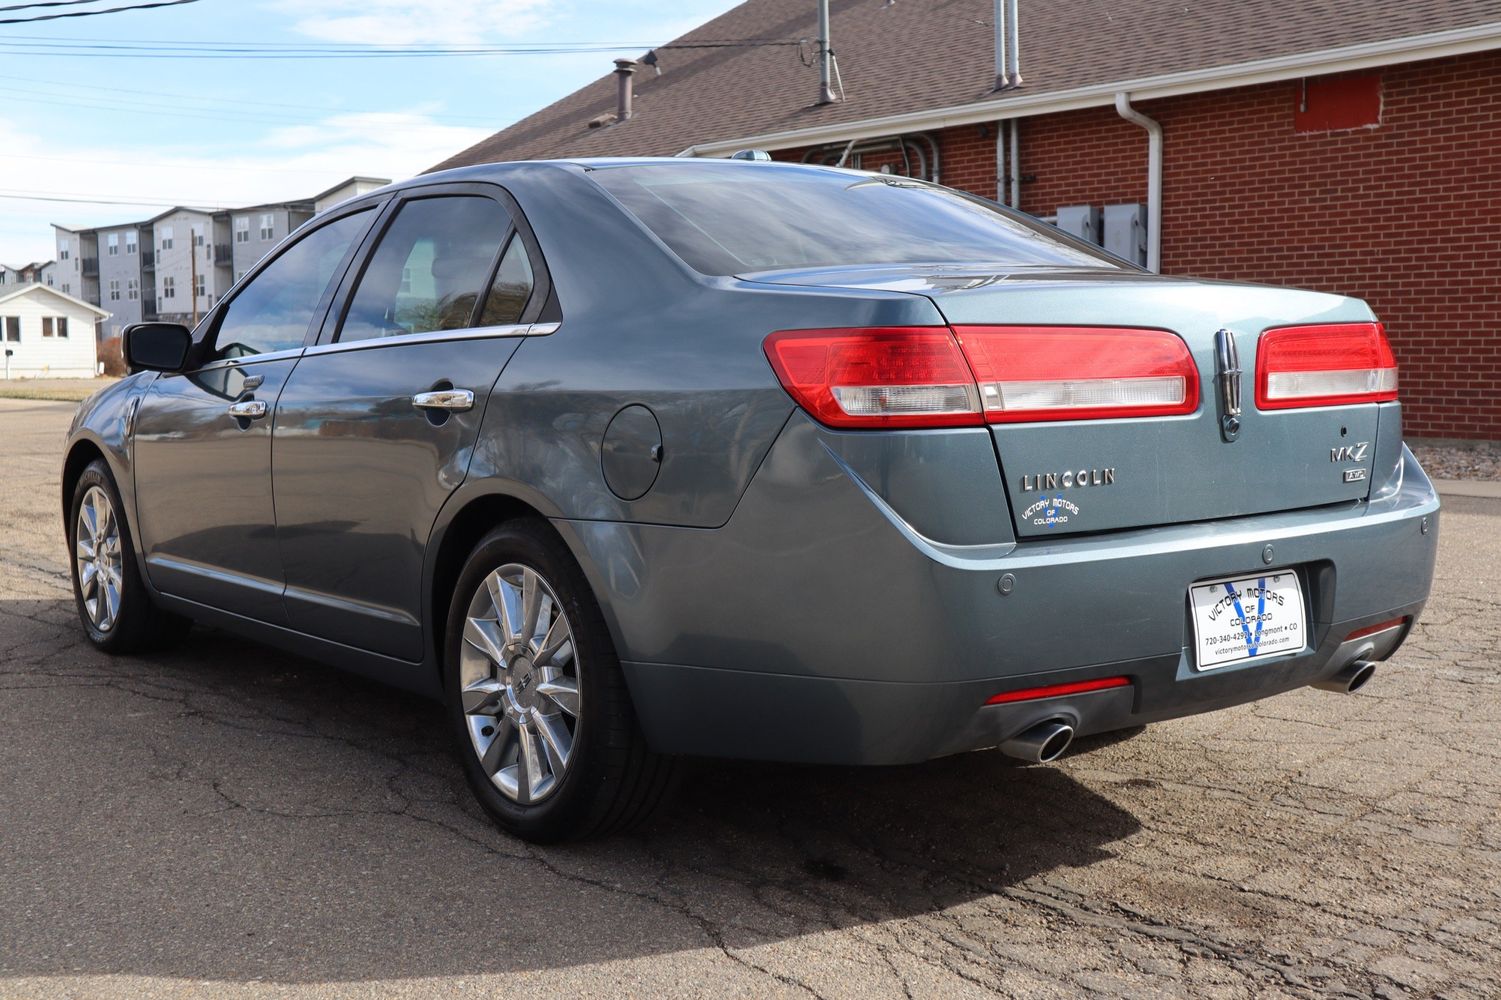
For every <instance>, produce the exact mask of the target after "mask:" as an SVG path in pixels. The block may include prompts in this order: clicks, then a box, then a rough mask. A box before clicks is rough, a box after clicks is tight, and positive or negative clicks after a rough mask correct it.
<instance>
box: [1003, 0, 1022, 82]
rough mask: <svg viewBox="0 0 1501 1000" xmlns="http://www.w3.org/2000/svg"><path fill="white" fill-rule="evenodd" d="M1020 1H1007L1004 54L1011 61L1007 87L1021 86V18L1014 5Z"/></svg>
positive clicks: (1007, 72) (1007, 75) (1007, 73)
mask: <svg viewBox="0 0 1501 1000" xmlns="http://www.w3.org/2000/svg"><path fill="white" fill-rule="evenodd" d="M1018 2H1020V0H1007V3H1006V5H1007V7H1008V8H1009V9H1008V10H1007V11H1006V32H1007V34H1008V35H1009V37H1008V38H1007V39H1006V54H1007V55H1008V56H1009V57H1010V59H1011V65H1010V67H1009V68H1008V69H1007V70H1006V85H1007V86H1008V87H1020V86H1021V85H1022V34H1021V18H1019V17H1018V16H1017V13H1016V5H1017V3H1018Z"/></svg>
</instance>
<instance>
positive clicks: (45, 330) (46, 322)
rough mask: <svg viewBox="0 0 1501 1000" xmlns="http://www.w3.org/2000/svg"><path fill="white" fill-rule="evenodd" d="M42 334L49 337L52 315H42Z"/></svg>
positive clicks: (50, 334)
mask: <svg viewBox="0 0 1501 1000" xmlns="http://www.w3.org/2000/svg"><path fill="white" fill-rule="evenodd" d="M42 336H44V337H50V336H52V317H51V316H43V317H42Z"/></svg>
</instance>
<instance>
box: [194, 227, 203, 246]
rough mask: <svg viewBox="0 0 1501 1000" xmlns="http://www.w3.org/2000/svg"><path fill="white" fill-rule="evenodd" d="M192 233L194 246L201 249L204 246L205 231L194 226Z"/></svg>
mask: <svg viewBox="0 0 1501 1000" xmlns="http://www.w3.org/2000/svg"><path fill="white" fill-rule="evenodd" d="M192 233H193V245H194V246H195V247H201V246H203V230H202V229H200V228H199V227H198V226H193V227H192Z"/></svg>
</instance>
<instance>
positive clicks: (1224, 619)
mask: <svg viewBox="0 0 1501 1000" xmlns="http://www.w3.org/2000/svg"><path fill="white" fill-rule="evenodd" d="M1248 605H1254V607H1250V606H1248ZM1188 615H1189V618H1190V620H1191V621H1192V622H1193V633H1194V669H1195V670H1198V671H1207V670H1219V669H1221V668H1224V667H1229V666H1233V665H1235V664H1237V663H1244V662H1245V661H1246V660H1252V659H1254V660H1263V659H1271V658H1272V657H1276V656H1285V655H1287V654H1289V653H1296V652H1299V651H1301V650H1302V649H1304V648H1305V647H1306V646H1307V645H1308V607H1307V605H1306V604H1305V602H1304V600H1303V581H1302V579H1301V578H1300V576H1299V574H1298V572H1297V571H1296V570H1293V569H1274V570H1267V571H1266V572H1265V573H1258V574H1255V575H1253V576H1244V575H1236V576H1226V577H1220V578H1219V579H1215V580H1199V581H1197V582H1195V583H1193V584H1190V585H1189V588H1188Z"/></svg>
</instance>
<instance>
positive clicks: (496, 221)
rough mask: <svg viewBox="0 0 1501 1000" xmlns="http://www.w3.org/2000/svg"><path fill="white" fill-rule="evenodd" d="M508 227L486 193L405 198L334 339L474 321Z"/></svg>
mask: <svg viewBox="0 0 1501 1000" xmlns="http://www.w3.org/2000/svg"><path fill="white" fill-rule="evenodd" d="M510 226H511V218H510V215H509V214H507V212H506V210H505V209H504V208H502V207H501V206H500V205H499V204H497V203H496V202H494V201H492V200H490V199H489V198H481V197H474V196H465V195H455V196H449V197H440V198H422V199H419V200H416V201H410V202H407V203H406V204H405V205H403V206H402V207H401V210H400V212H399V213H398V214H397V216H396V219H395V221H393V222H392V223H391V225H390V227H389V228H388V229H387V230H386V233H385V235H384V236H382V237H381V241H380V245H379V246H378V247H376V250H375V253H374V254H373V255H372V256H371V258H370V264H369V266H368V267H366V268H365V273H364V274H363V275H361V276H360V283H359V286H358V287H357V288H356V289H355V292H354V297H353V299H352V300H351V301H350V304H349V312H348V313H347V314H346V315H345V317H344V325H343V327H342V328H341V330H340V331H339V340H340V341H341V342H347V341H351V340H368V339H370V338H372V337H396V336H404V335H406V334H409V333H428V332H431V331H434V330H462V329H465V328H467V327H469V326H471V325H472V324H473V321H474V316H475V310H476V308H477V307H478V305H479V302H480V297H481V296H482V295H484V294H485V292H486V290H487V289H488V288H489V285H490V274H491V271H492V270H493V269H494V267H495V257H496V255H497V254H498V253H499V252H500V244H501V241H503V240H504V239H505V238H506V233H507V232H508V231H509V230H510Z"/></svg>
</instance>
